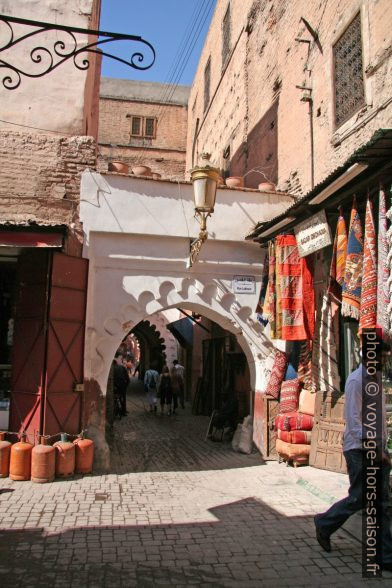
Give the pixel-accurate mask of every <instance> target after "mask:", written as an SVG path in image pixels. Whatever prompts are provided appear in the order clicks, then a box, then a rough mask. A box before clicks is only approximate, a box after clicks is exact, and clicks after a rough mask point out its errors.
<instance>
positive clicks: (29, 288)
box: [0, 0, 100, 442]
mask: <svg viewBox="0 0 392 588" xmlns="http://www.w3.org/2000/svg"><path fill="white" fill-rule="evenodd" d="M0 12H1V13H2V14H6V15H8V16H11V17H16V18H22V19H34V20H38V21H40V22H47V23H56V22H59V20H61V24H62V25H68V26H72V27H80V28H83V29H93V30H94V29H95V30H96V29H97V28H98V23H99V16H100V0H87V1H83V2H82V1H81V0H71V1H70V2H68V1H63V2H57V3H56V5H54V4H53V3H52V2H41V1H40V2H38V1H37V2H35V1H33V2H31V1H30V2H18V3H14V2H7V1H5V0H4V1H2V2H0ZM7 26H8V25H6V24H4V23H3V29H2V30H3V31H4V30H7V29H6V27H7ZM10 27H11V28H12V33H13V35H14V36H15V38H19V37H20V36H22V35H25V34H26V33H29V32H32V31H35V30H36V29H37V27H36V26H34V25H33V24H25V23H11V24H10ZM91 41H92V38H91V36H90V35H85V34H82V35H80V34H79V37H78V42H79V43H85V44H86V43H87V42H91ZM56 43H63V44H64V45H56ZM55 47H57V48H58V47H62V49H61V50H62V51H64V54H67V52H71V51H72V50H74V47H75V41H74V39H73V37H72V35H71V34H70V33H69V32H67V31H60V30H46V31H43V32H40V33H39V35H35V34H33V35H32V36H31V37H28V38H27V39H26V40H24V41H22V42H20V43H18V44H16V45H15V46H13V47H11V48H10V49H8V50H7V51H5V52H3V53H2V59H4V60H5V61H6V62H7V63H10V64H11V66H14V69H12V67H10V68H6V67H3V69H2V74H1V87H0V94H1V101H0V104H1V105H0V119H1V122H0V153H1V161H2V166H1V170H0V245H1V248H0V253H1V255H0V277H1V286H0V297H1V300H2V306H3V308H4V312H3V313H2V317H1V341H0V353H1V358H0V364H1V374H0V375H1V390H0V394H1V397H2V398H5V399H10V401H11V403H10V420H9V429H10V430H11V431H14V432H18V431H26V432H27V434H28V438H29V440H30V441H31V442H34V441H35V439H36V435H37V434H38V433H40V434H51V435H52V434H57V433H59V432H61V431H66V432H69V433H74V434H75V433H78V432H80V430H81V428H82V426H83V416H82V401H81V399H82V395H81V389H80V388H77V386H76V384H78V383H79V384H81V383H82V381H83V354H84V323H85V305H86V291H87V269H88V266H87V262H86V260H84V259H82V257H81V255H82V244H83V234H82V231H81V226H80V222H79V200H80V177H81V173H82V171H84V170H85V169H86V168H90V169H94V168H95V164H96V142H95V138H96V135H97V128H98V126H97V125H98V117H97V115H98V110H97V108H98V86H99V76H100V56H97V55H94V54H89V60H90V67H89V68H88V69H86V68H82V69H79V68H77V67H75V64H74V62H73V59H68V60H65V62H64V63H62V64H61V65H59V67H58V68H55V69H53V70H52V71H49V72H47V73H46V74H45V75H44V76H43V77H42V78H40V77H39V75H40V73H42V72H45V70H46V69H47V68H48V66H49V65H50V59H51V58H52V59H53V63H57V61H56V60H58V59H60V60H61V55H60V56H59V54H58V53H57V54H56V52H55ZM37 55H40V58H37ZM49 55H51V56H52V57H51V58H50V57H49ZM33 56H34V57H35V59H33ZM76 59H78V58H76ZM79 59H80V56H79ZM18 70H19V73H18ZM20 72H22V73H20ZM23 72H27V74H28V75H27V76H25V75H24V73H23ZM7 76H9V79H8V78H7ZM31 76H33V77H31ZM34 76H36V77H34Z"/></svg>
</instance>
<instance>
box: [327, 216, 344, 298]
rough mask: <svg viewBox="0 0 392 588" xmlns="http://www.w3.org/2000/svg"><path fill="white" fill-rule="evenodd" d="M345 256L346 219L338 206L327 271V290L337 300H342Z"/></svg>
mask: <svg viewBox="0 0 392 588" xmlns="http://www.w3.org/2000/svg"><path fill="white" fill-rule="evenodd" d="M346 256H347V230H346V221H345V220H344V216H343V210H342V208H341V207H340V208H339V218H338V222H337V225H336V233H335V239H334V243H333V249H332V260H331V269H330V272H329V285H328V292H329V294H331V296H333V297H334V298H336V300H337V301H338V302H341V301H342V285H343V281H344V272H345V268H346Z"/></svg>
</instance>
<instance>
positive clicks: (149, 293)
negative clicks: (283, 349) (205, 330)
mask: <svg viewBox="0 0 392 588" xmlns="http://www.w3.org/2000/svg"><path fill="white" fill-rule="evenodd" d="M289 202H291V199H290V198H289V197H287V196H284V197H283V199H282V200H277V199H276V195H268V194H260V193H256V192H253V191H245V190H243V191H238V190H229V189H222V190H218V196H217V204H216V207H215V212H214V214H213V216H212V218H211V219H209V223H208V230H209V239H208V240H207V242H206V243H205V244H204V245H203V247H202V250H201V255H200V258H199V261H198V262H197V263H196V264H194V265H193V266H192V267H191V268H188V267H187V260H188V256H189V245H190V236H195V235H196V234H197V232H198V231H197V229H198V225H197V224H196V221H194V219H193V218H192V215H193V196H192V186H191V185H190V184H187V183H182V184H181V183H174V182H162V181H154V180H142V179H134V178H128V177H120V176H114V175H105V176H103V175H101V174H97V173H94V172H85V173H84V174H83V178H82V188H81V208H80V214H81V220H82V222H83V227H84V232H85V247H84V256H85V257H87V258H88V259H89V260H90V270H89V292H88V302H87V326H86V348H85V349H86V353H85V372H84V373H85V379H86V381H85V385H86V406H85V414H86V415H88V422H87V425H88V427H89V434H90V435H91V436H92V438H94V440H95V442H96V443H97V447H98V451H97V456H99V459H100V460H101V463H99V464H97V467H99V466H100V465H101V466H103V465H105V464H106V465H107V460H108V459H109V454H108V451H107V446H106V442H105V439H104V430H105V408H104V405H105V403H104V398H105V394H106V386H107V380H108V374H109V369H110V363H111V360H112V357H113V355H114V353H115V351H116V349H117V347H118V345H119V343H120V341H121V340H122V338H123V337H124V336H125V334H126V333H127V332H129V331H130V330H131V329H132V328H133V327H134V326H135V325H136V324H137V323H138V322H140V321H141V320H144V319H146V318H149V317H150V316H151V315H155V314H156V313H160V312H162V311H166V310H167V309H173V308H183V309H184V310H189V311H195V312H198V313H200V314H201V315H203V316H205V317H206V318H207V319H211V320H213V321H215V322H216V323H218V324H219V325H220V326H221V327H222V328H224V329H226V330H228V331H229V332H231V333H233V334H235V335H236V337H237V340H238V342H239V344H240V345H241V347H242V349H243V350H244V353H245V355H246V357H247V360H248V364H249V369H250V379H251V385H252V389H253V390H262V389H263V386H264V376H263V361H264V359H265V358H266V357H267V356H268V355H269V354H270V353H271V350H272V343H271V341H270V340H269V339H268V338H267V337H266V336H265V335H264V334H263V332H262V328H261V326H260V325H259V323H258V322H257V320H256V316H255V314H254V309H255V308H256V303H257V299H258V293H259V287H260V282H261V276H262V270H263V260H264V252H263V251H262V250H261V249H260V248H259V246H258V245H256V244H255V243H253V242H247V241H244V237H245V235H246V233H247V232H248V231H249V230H250V229H251V228H253V225H254V222H255V220H256V219H257V220H260V219H264V218H266V217H267V216H268V218H271V215H275V214H277V213H278V211H282V210H283V209H284V208H285V207H287V205H288V204H289ZM238 275H247V276H254V279H255V289H254V293H251V294H243V293H242V294H236V293H234V290H233V280H234V277H235V276H238Z"/></svg>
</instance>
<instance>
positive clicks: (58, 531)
mask: <svg viewBox="0 0 392 588" xmlns="http://www.w3.org/2000/svg"><path fill="white" fill-rule="evenodd" d="M128 409H129V411H130V414H129V415H128V416H127V417H126V418H124V419H122V420H121V421H117V422H116V423H115V428H114V437H113V455H112V471H111V472H108V473H105V474H94V475H91V476H75V478H73V479H71V480H68V481H61V480H56V481H55V482H53V483H52V484H46V485H39V484H33V483H31V482H13V481H11V480H9V479H8V478H6V479H2V480H0V527H1V531H0V546H1V555H0V558H1V568H0V572H1V575H0V585H1V586H4V587H8V586H9V587H11V586H12V587H15V586H23V587H30V586H31V587H35V586H42V587H43V586H45V587H46V588H47V587H48V586H53V587H63V586H64V587H75V588H76V587H83V586H91V587H93V586H94V587H95V586H108V587H109V586H110V587H116V586H140V587H144V586H146V587H149V586H179V587H180V586H188V585H192V586H217V587H218V586H222V587H224V586H229V587H237V586H244V587H251V586H258V587H259V586H290V587H293V586H294V587H296V586H298V587H299V586H312V585H321V586H327V585H328V586H329V585H335V586H345V587H347V586H353V587H354V586H360V585H365V584H369V583H370V582H376V583H378V584H379V585H380V584H381V585H390V584H391V578H392V574H387V573H385V577H384V579H383V580H368V581H366V582H365V581H363V580H362V579H361V564H360V561H361V545H360V543H359V542H358V541H357V539H356V538H355V537H354V536H353V535H352V534H351V533H349V532H347V531H345V530H341V531H339V532H338V533H337V534H336V536H335V537H334V540H333V551H332V552H331V553H330V554H327V553H325V552H323V551H322V550H321V548H320V547H319V546H318V544H317V543H316V540H315V537H314V528H313V514H314V513H316V512H320V511H322V510H325V509H326V508H327V506H328V504H329V503H330V502H331V501H333V500H335V499H336V498H340V497H342V496H344V495H345V492H346V488H347V478H346V476H342V475H339V474H333V473H331V472H323V471H320V470H315V469H312V468H298V469H293V468H288V467H286V466H285V465H283V464H278V463H276V462H268V463H263V462H262V460H261V458H260V456H259V454H258V453H254V454H252V455H250V456H246V455H238V454H235V453H233V452H232V450H231V447H230V445H229V444H227V443H213V442H211V441H206V440H205V433H206V429H207V425H208V418H206V417H194V416H192V415H191V414H190V410H189V407H187V408H186V409H185V410H184V411H181V409H179V411H180V412H179V414H178V416H176V417H169V416H166V415H164V416H160V415H159V414H158V415H155V414H150V413H147V412H146V411H145V409H144V406H143V401H142V397H141V396H140V395H138V394H137V393H135V392H133V393H132V394H131V395H129V397H128Z"/></svg>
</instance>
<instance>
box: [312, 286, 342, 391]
mask: <svg viewBox="0 0 392 588" xmlns="http://www.w3.org/2000/svg"><path fill="white" fill-rule="evenodd" d="M338 310H339V306H338V305H337V303H336V302H334V301H333V300H332V299H331V297H330V296H329V295H328V294H325V296H324V297H323V301H322V306H321V312H319V313H318V318H317V323H316V329H315V333H314V339H313V352H312V390H313V391H315V392H316V391H318V390H320V391H321V392H333V391H335V390H336V391H339V390H340V375H339V366H338V359H337V351H336V350H337V341H336V335H335V329H334V315H335V314H336V312H338Z"/></svg>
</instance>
